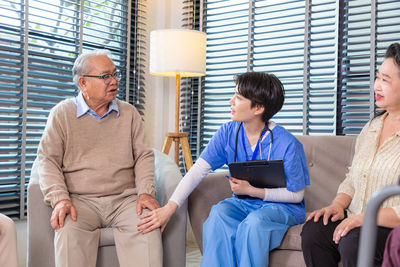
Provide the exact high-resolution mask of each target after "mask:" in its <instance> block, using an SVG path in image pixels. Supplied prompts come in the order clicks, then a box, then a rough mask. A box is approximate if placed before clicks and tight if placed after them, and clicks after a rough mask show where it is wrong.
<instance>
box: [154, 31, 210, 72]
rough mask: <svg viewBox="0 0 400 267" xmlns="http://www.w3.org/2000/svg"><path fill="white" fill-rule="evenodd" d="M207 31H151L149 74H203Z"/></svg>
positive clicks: (204, 70)
mask: <svg viewBox="0 0 400 267" xmlns="http://www.w3.org/2000/svg"><path fill="white" fill-rule="evenodd" d="M205 72H206V34H205V33H204V32H200V31H195V30H186V29H164V30H155V31H152V32H151V33H150V73H151V74H153V75H160V76H176V75H177V74H179V75H180V76H182V77H196V76H204V75H205Z"/></svg>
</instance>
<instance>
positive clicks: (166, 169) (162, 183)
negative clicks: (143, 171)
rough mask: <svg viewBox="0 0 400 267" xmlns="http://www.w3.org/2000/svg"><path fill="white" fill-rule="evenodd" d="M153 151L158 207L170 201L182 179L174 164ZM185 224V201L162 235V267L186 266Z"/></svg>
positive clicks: (165, 156)
mask: <svg viewBox="0 0 400 267" xmlns="http://www.w3.org/2000/svg"><path fill="white" fill-rule="evenodd" d="M153 151H154V165H155V173H154V179H155V183H156V189H157V195H156V198H157V200H158V202H159V203H160V206H163V205H165V204H166V203H167V202H168V200H169V199H170V197H171V195H172V193H173V192H174V190H175V188H176V186H177V185H178V184H179V182H180V181H181V179H182V174H181V172H180V171H179V168H178V166H176V164H175V162H174V161H172V159H171V158H170V157H169V156H167V155H166V154H164V153H162V152H161V151H159V150H156V149H153ZM186 223H187V201H185V202H184V203H183V204H182V205H181V206H180V207H179V208H178V209H177V210H176V212H175V213H174V215H172V217H171V219H170V220H169V222H168V224H167V226H166V227H165V230H164V232H163V234H162V239H163V257H164V259H163V262H164V264H163V266H165V267H175V266H177V267H184V266H185V264H186Z"/></svg>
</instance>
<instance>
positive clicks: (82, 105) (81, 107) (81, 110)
mask: <svg viewBox="0 0 400 267" xmlns="http://www.w3.org/2000/svg"><path fill="white" fill-rule="evenodd" d="M72 102H74V104H75V105H76V117H77V118H79V117H81V116H83V115H85V114H86V113H88V114H89V115H90V116H92V117H93V118H96V119H98V120H100V119H102V118H105V117H107V116H108V115H109V114H110V113H111V112H112V111H113V110H115V111H116V112H117V118H118V117H119V109H118V105H117V100H116V99H114V100H113V101H111V103H110V104H109V105H108V111H107V112H106V113H105V114H104V115H103V116H101V117H100V116H99V115H97V113H96V112H95V111H94V110H93V109H91V108H90V107H89V106H88V105H87V104H86V101H85V99H84V98H83V95H82V92H79V94H78V96H76V97H74V98H72Z"/></svg>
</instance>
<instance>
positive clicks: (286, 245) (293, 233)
mask: <svg viewBox="0 0 400 267" xmlns="http://www.w3.org/2000/svg"><path fill="white" fill-rule="evenodd" d="M302 228H303V224H298V225H295V226H292V227H290V228H289V230H288V231H287V232H286V234H285V237H284V238H283V240H282V243H281V245H280V246H279V247H278V248H277V249H289V250H300V251H301V236H300V233H301V229H302Z"/></svg>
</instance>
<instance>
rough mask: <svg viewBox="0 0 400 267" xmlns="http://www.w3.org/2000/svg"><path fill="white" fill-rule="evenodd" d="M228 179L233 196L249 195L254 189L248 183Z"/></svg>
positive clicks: (231, 178)
mask: <svg viewBox="0 0 400 267" xmlns="http://www.w3.org/2000/svg"><path fill="white" fill-rule="evenodd" d="M228 179H229V184H230V186H231V189H232V192H233V193H234V194H235V195H251V191H252V189H253V188H254V187H253V186H252V185H250V184H249V182H248V181H246V180H240V179H236V178H233V177H228Z"/></svg>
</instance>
